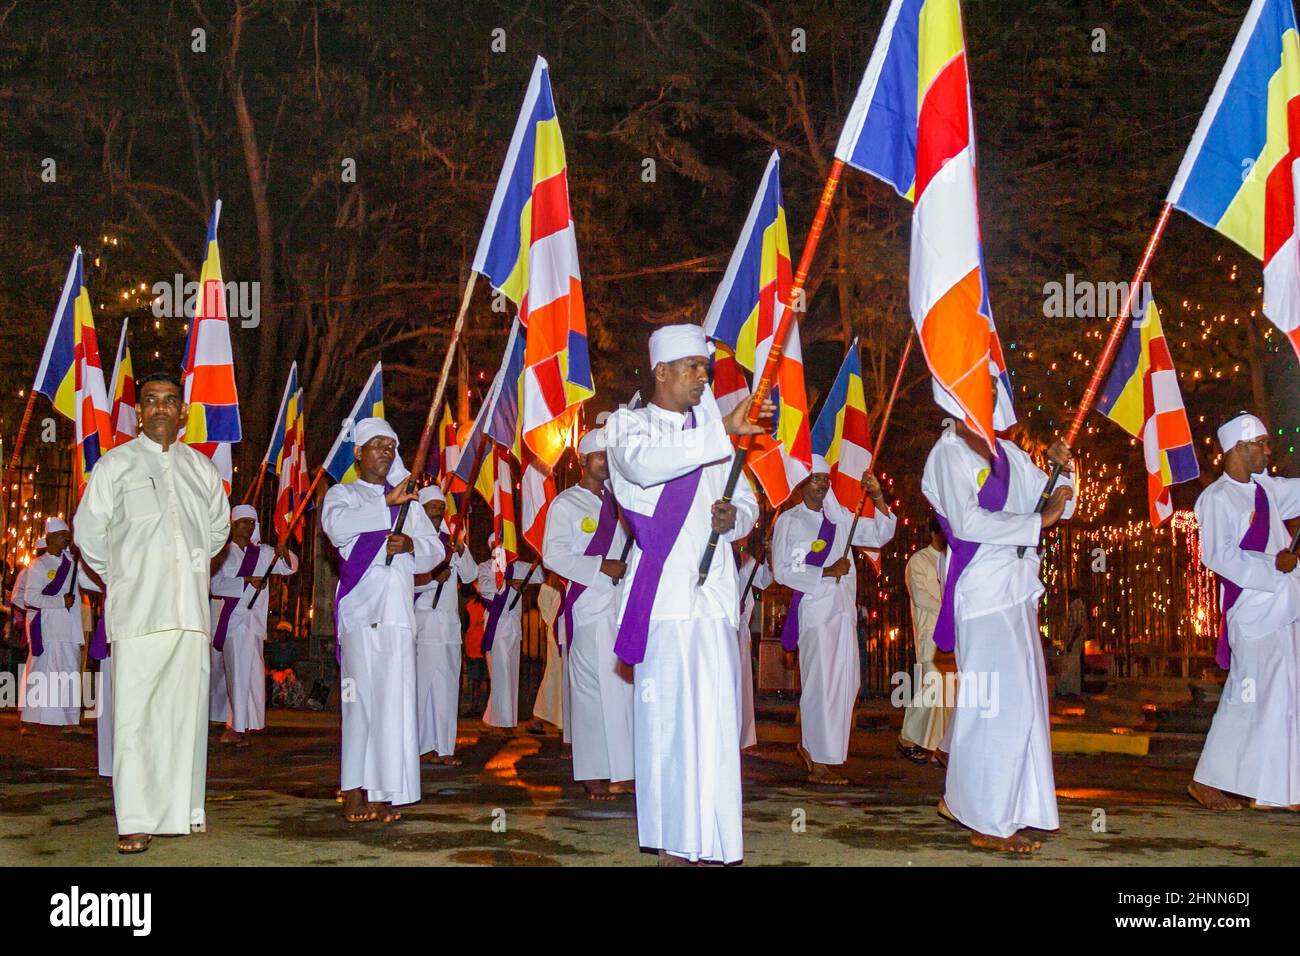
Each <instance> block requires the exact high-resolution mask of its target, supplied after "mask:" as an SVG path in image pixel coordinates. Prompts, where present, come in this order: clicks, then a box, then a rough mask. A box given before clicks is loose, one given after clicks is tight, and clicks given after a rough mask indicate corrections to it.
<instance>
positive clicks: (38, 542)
mask: <svg viewBox="0 0 1300 956" xmlns="http://www.w3.org/2000/svg"><path fill="white" fill-rule="evenodd" d="M49 547H50V546H49V545H48V544H46V543H45V539H44V538H37V539H36V550H37V551H39V550H41V548H45V549H47V550H48V549H49Z"/></svg>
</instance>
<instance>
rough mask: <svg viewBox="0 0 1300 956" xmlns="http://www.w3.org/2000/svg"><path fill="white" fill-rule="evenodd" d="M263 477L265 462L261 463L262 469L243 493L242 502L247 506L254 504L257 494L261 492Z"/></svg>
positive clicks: (264, 474) (264, 475)
mask: <svg viewBox="0 0 1300 956" xmlns="http://www.w3.org/2000/svg"><path fill="white" fill-rule="evenodd" d="M265 477H266V462H262V468H261V470H260V471H258V473H257V477H256V478H255V479H253V481H252V483H251V484H250V485H249V486H248V490H247V491H245V492H244V501H243V503H244V504H248V503H250V502H254V501H256V500H257V496H258V493H259V492H261V490H262V479H263V478H265ZM254 507H256V505H254Z"/></svg>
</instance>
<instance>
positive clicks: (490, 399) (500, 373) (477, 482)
mask: <svg viewBox="0 0 1300 956" xmlns="http://www.w3.org/2000/svg"><path fill="white" fill-rule="evenodd" d="M519 336H520V331H519V321H518V320H517V319H516V320H515V322H514V324H513V325H512V326H511V327H510V336H509V338H508V339H507V340H506V351H505V355H504V356H503V357H502V360H501V366H500V367H499V368H498V369H497V373H496V375H495V376H493V378H492V384H491V386H489V388H488V391H487V394H486V395H485V396H483V404H482V405H480V406H479V409H478V414H477V415H476V416H474V424H473V425H472V426H471V427H470V431H469V434H468V435H467V436H465V446H464V447H465V450H464V454H462V455H461V456H460V459H459V460H458V461H457V462H456V470H455V472H454V474H455V476H456V480H457V481H460V482H463V483H464V485H465V487H467V488H468V487H471V486H472V487H473V488H475V490H477V491H478V493H479V494H480V495H481V496H482V497H483V500H484V501H486V502H487V503H488V504H491V503H492V483H493V480H494V479H493V475H494V473H495V471H494V469H495V466H494V465H493V457H492V450H491V448H487V449H485V450H484V452H483V454H482V455H481V456H480V455H479V454H478V448H479V444H480V442H482V441H483V440H484V439H485V438H486V437H489V436H488V430H489V427H490V425H491V421H492V416H493V414H494V412H495V410H496V407H497V396H498V395H500V394H501V390H502V383H503V381H504V380H505V377H506V366H507V365H508V364H509V362H510V359H511V357H512V356H514V355H515V354H516V345H517V342H518V340H519ZM511 395H514V396H517V395H518V391H517V390H516V391H514V392H511ZM516 400H517V399H516ZM507 447H509V446H508V445H507ZM476 458H477V459H478V460H479V463H480V467H479V473H478V474H477V475H474V474H471V472H472V470H473V468H474V462H475V460H476Z"/></svg>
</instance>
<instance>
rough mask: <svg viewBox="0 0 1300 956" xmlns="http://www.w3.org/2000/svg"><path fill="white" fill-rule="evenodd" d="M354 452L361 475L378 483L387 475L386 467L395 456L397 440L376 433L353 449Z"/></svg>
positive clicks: (391, 462)
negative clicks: (373, 436)
mask: <svg viewBox="0 0 1300 956" xmlns="http://www.w3.org/2000/svg"><path fill="white" fill-rule="evenodd" d="M354 454H355V455H356V456H357V470H358V471H360V472H361V477H363V478H365V479H366V481H369V482H371V483H372V484H380V483H382V482H383V480H384V479H385V478H387V477H388V469H389V467H390V466H391V465H392V464H393V459H394V458H396V457H397V442H395V441H393V439H391V438H389V437H388V436H387V435H378V436H376V437H375V438H372V439H370V441H368V442H366V443H365V444H364V445H362V446H361V447H359V448H356V449H354Z"/></svg>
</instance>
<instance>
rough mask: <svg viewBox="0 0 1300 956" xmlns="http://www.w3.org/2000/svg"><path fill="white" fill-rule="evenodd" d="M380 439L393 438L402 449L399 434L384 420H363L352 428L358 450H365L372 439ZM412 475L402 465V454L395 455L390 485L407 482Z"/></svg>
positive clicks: (389, 471) (389, 473) (390, 474)
mask: <svg viewBox="0 0 1300 956" xmlns="http://www.w3.org/2000/svg"><path fill="white" fill-rule="evenodd" d="M380 437H383V438H391V439H392V440H393V442H394V443H395V444H396V445H397V446H398V447H399V448H400V447H401V444H402V440H401V439H400V438H398V437H397V432H395V431H393V426H392V425H390V424H388V422H386V421H384V420H383V419H382V418H363V419H361V421H359V422H357V423H356V424H355V425H353V426H352V442H353V444H354V445H356V446H357V447H358V448H364V447H365V446H366V443H367V442H369V441H370V440H371V439H372V438H380ZM410 474H411V473H410V472H409V471H407V469H406V466H405V465H404V464H402V456H401V454H400V453H399V454H394V455H393V463H392V464H391V465H389V466H388V483H389V484H390V485H397V484H398V483H399V482H402V481H405V480H406V478H407V477H408V476H409V475H410Z"/></svg>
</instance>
